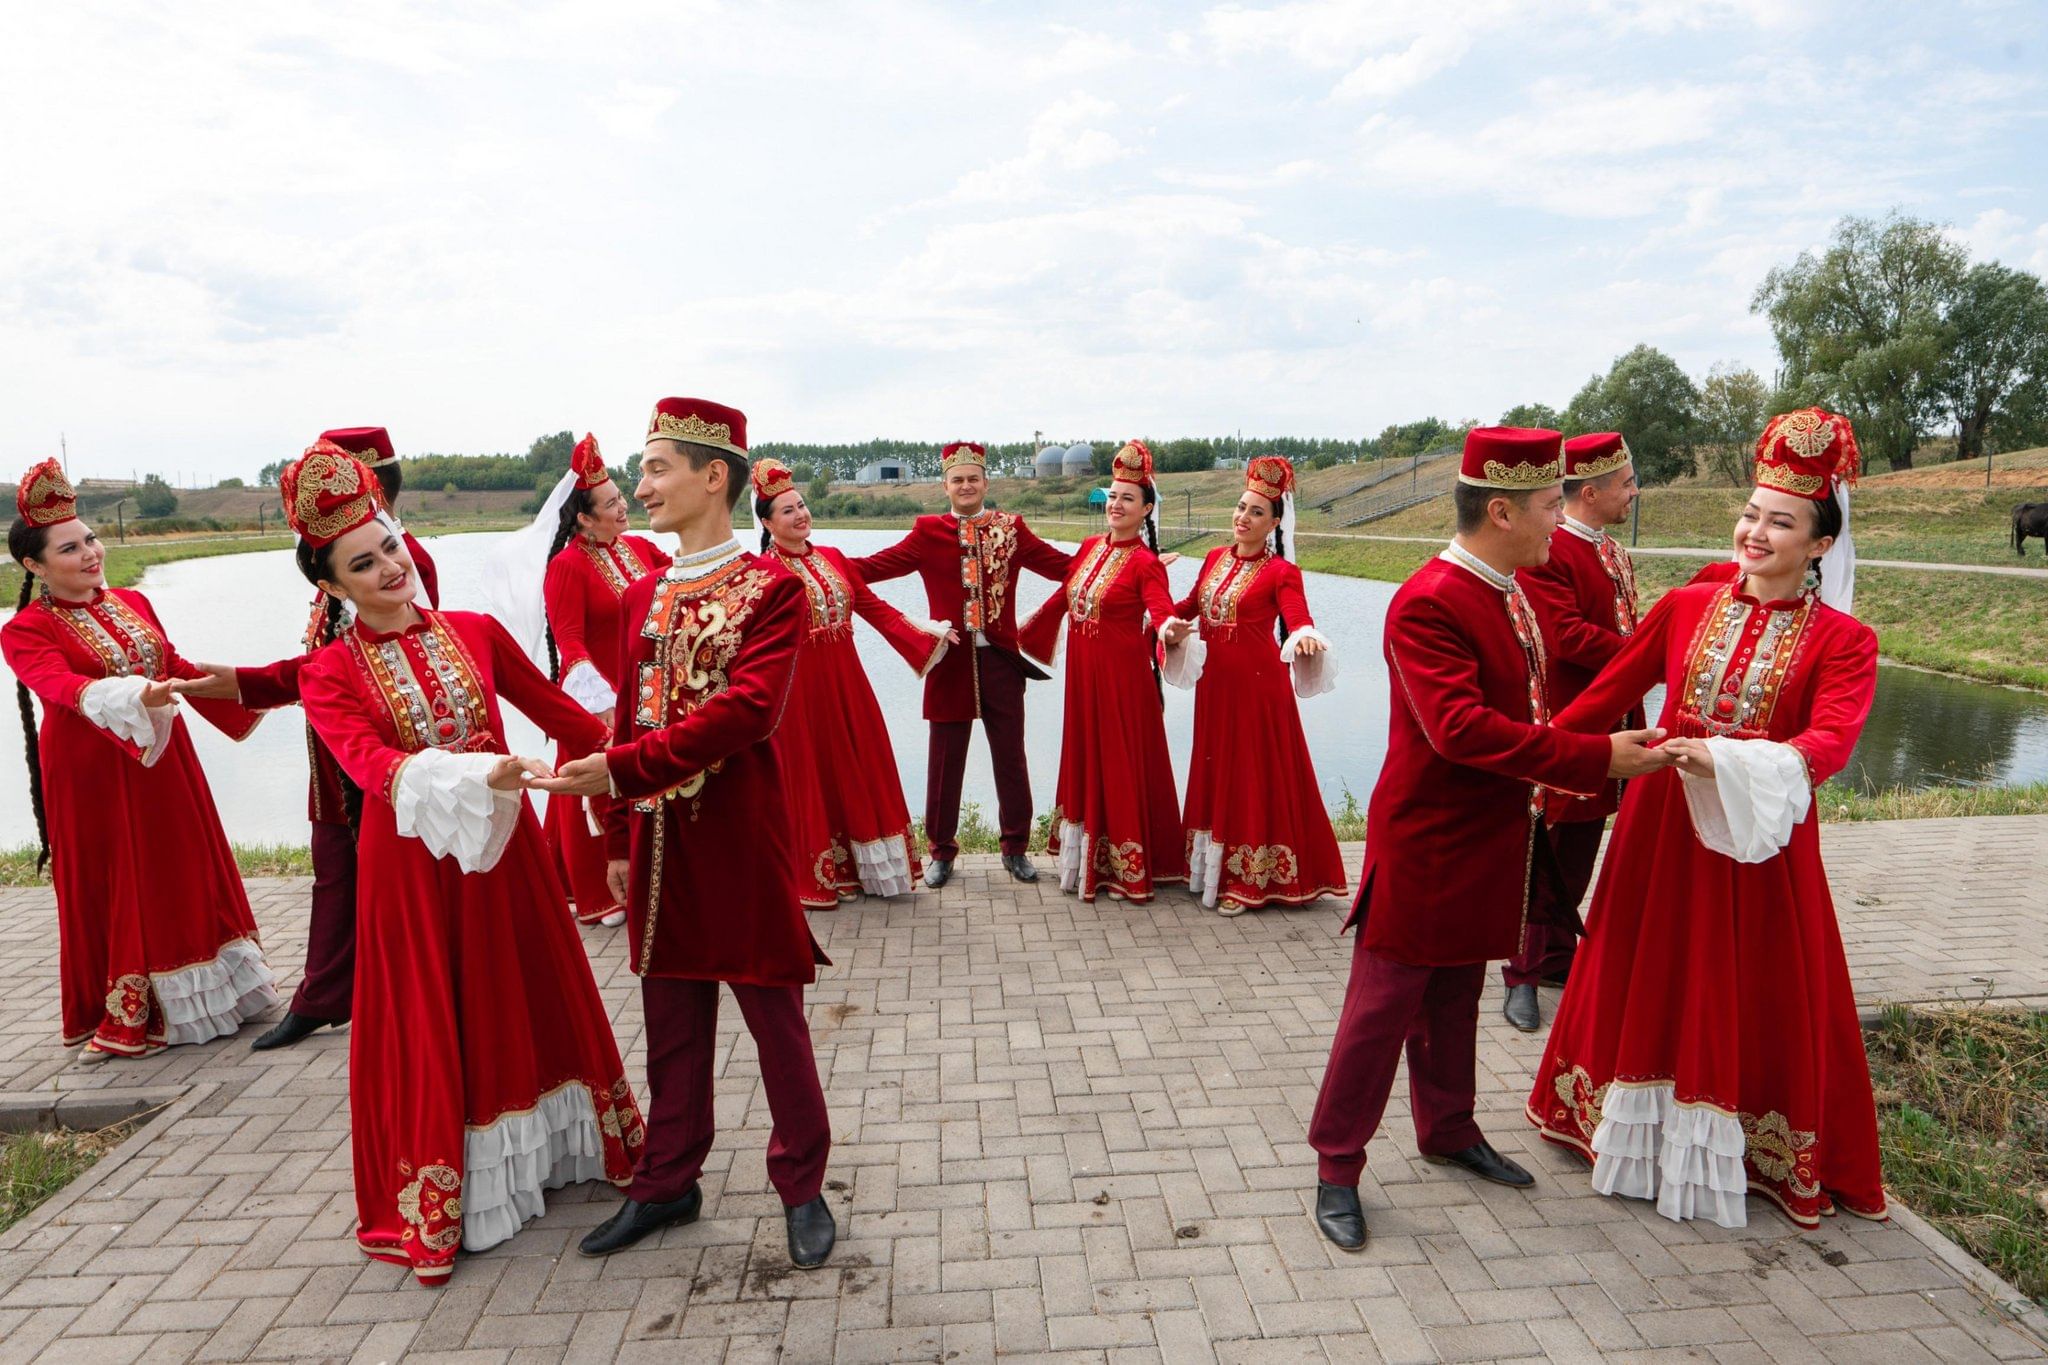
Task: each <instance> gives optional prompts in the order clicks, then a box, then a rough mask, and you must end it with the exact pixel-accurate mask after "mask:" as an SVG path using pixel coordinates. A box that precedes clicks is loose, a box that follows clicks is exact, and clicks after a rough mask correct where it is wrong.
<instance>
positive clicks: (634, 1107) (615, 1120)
mask: <svg viewBox="0 0 2048 1365" xmlns="http://www.w3.org/2000/svg"><path fill="white" fill-rule="evenodd" d="M590 1094H591V1098H592V1099H594V1100H595V1101H596V1102H597V1127H598V1131H599V1132H601V1133H603V1134H604V1135H605V1136H606V1137H610V1138H617V1139H618V1140H619V1141H620V1142H622V1143H624V1144H625V1145H626V1146H628V1147H638V1146H640V1145H642V1144H643V1143H645V1142H646V1141H647V1124H646V1121H645V1120H644V1119H642V1118H641V1116H640V1106H639V1105H638V1104H635V1103H634V1102H633V1087H632V1086H630V1085H628V1084H627V1083H626V1078H625V1077H624V1076H621V1077H619V1079H618V1080H616V1081H614V1082H612V1088H611V1090H610V1091H609V1092H607V1091H605V1090H603V1089H602V1088H593V1089H592V1090H591V1092H590Z"/></svg>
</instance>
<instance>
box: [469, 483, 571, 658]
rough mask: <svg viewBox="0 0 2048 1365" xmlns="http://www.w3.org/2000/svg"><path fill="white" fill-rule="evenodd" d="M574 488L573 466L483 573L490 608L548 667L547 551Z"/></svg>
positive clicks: (508, 537)
mask: <svg viewBox="0 0 2048 1365" xmlns="http://www.w3.org/2000/svg"><path fill="white" fill-rule="evenodd" d="M575 491H576V471H575V470H573V469H572V470H570V471H569V472H568V473H566V474H564V475H562V477H561V478H559V479H557V480H556V481H555V486H554V487H553V488H551V489H549V490H548V495H547V498H546V500H545V501H543V502H542V503H541V505H540V511H539V513H537V514H536V515H535V516H534V519H533V520H532V521H531V522H528V523H527V524H526V525H525V526H522V527H520V528H519V529H518V530H517V531H513V532H510V533H509V534H507V535H506V537H505V538H504V539H503V540H501V541H499V542H498V543H497V545H495V546H493V547H492V549H491V557H490V561H489V562H490V572H489V573H487V574H486V575H485V576H484V601H485V603H486V610H488V611H489V612H490V614H491V615H493V616H495V617H497V618H498V624H499V625H501V626H503V627H504V628H505V629H506V630H507V631H509V632H510V633H511V635H512V638H513V639H515V640H517V641H518V642H519V647H520V648H521V649H523V650H525V651H526V657H528V658H529V659H532V660H533V662H534V664H535V666H536V667H538V668H540V669H542V670H543V671H545V670H546V668H547V666H548V642H547V630H548V607H547V599H546V597H545V596H544V594H543V591H542V589H543V586H544V585H545V584H546V582H547V576H548V550H549V549H550V548H551V547H552V546H553V545H554V543H555V534H556V532H558V531H559V530H560V529H561V526H562V508H563V506H564V505H565V504H566V503H567V502H568V501H569V495H570V494H572V493H574V492H575Z"/></svg>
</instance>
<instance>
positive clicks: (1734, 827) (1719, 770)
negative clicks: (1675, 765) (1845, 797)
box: [1679, 736, 1813, 863]
mask: <svg viewBox="0 0 2048 1365" xmlns="http://www.w3.org/2000/svg"><path fill="white" fill-rule="evenodd" d="M1707 749H1708V751H1709V752H1710V753H1712V754H1713V756H1714V775H1713V776H1712V777H1694V776H1693V775H1692V774H1691V773H1688V772H1683V771H1681V772H1680V773H1679V777H1680V778H1681V779H1682V780H1683V782H1684V784H1685V804H1686V806H1687V808H1688V809H1689V810H1690V811H1691V812H1692V828H1693V833H1694V834H1696V835H1698V836H1699V841H1700V843H1702V844H1704V845H1705V846H1706V847H1707V848H1708V849H1709V850H1710V851H1712V852H1715V853H1720V854H1724V855H1725V856H1727V857H1730V858H1733V859H1734V860H1735V861H1736V862H1738V863H1761V862H1764V861H1766V860H1768V859H1771V858H1775V857H1777V856H1778V853H1779V852H1780V851H1781V850H1783V848H1784V847H1785V845H1786V844H1789V843H1790V842H1792V831H1793V829H1795V828H1796V827H1797V826H1798V824H1799V822H1800V821H1801V820H1803V819H1805V818H1806V812H1807V808H1808V807H1809V806H1811V805H1812V804H1813V789H1812V788H1811V787H1809V786H1808V785H1807V781H1806V764H1805V763H1804V762H1802V761H1801V759H1800V757H1799V751H1798V750H1796V749H1794V748H1793V747H1792V746H1791V745H1789V744H1780V743H1778V742H1777V741H1775V740H1768V739H1727V738H1724V737H1721V736H1715V737H1713V738H1711V739H1709V740H1708V741H1707Z"/></svg>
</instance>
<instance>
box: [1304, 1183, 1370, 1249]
mask: <svg viewBox="0 0 2048 1365" xmlns="http://www.w3.org/2000/svg"><path fill="white" fill-rule="evenodd" d="M1316 1226H1317V1227H1319V1228H1321V1229H1322V1231H1323V1236H1325V1237H1327V1238H1329V1239H1330V1242H1331V1244H1332V1245H1335V1246H1339V1247H1342V1248H1343V1249H1344V1250H1346V1251H1357V1250H1358V1249H1359V1248H1360V1247H1362V1246H1364V1245H1365V1239H1366V1235H1367V1234H1366V1228H1365V1210H1364V1209H1362V1208H1360V1207H1359V1206H1358V1186H1356V1185H1332V1184H1331V1183H1330V1182H1329V1181H1327V1180H1318V1181H1317V1182H1316Z"/></svg>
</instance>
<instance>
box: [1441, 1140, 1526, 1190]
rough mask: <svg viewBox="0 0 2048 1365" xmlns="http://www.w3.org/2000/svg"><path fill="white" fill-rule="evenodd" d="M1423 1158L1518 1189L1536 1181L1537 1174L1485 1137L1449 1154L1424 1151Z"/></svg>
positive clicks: (1523, 1188) (1524, 1188)
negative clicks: (1520, 1164) (1500, 1151)
mask: <svg viewBox="0 0 2048 1365" xmlns="http://www.w3.org/2000/svg"><path fill="white" fill-rule="evenodd" d="M1422 1159H1423V1160H1424V1161H1427V1162H1428V1163H1429V1164H1430V1165H1432V1166H1462V1167H1464V1168H1465V1169H1466V1170H1468V1171H1470V1172H1472V1174H1474V1175H1476V1176H1478V1177H1479V1178H1480V1179H1481V1180H1491V1181H1492V1182H1493V1183H1494V1184H1496V1185H1512V1186H1513V1187H1514V1188H1516V1189H1518V1190H1526V1189H1528V1188H1529V1187H1530V1186H1531V1185H1533V1184H1535V1183H1536V1177H1535V1176H1533V1175H1530V1174H1529V1173H1528V1172H1527V1171H1525V1170H1523V1169H1522V1168H1521V1167H1520V1166H1517V1165H1516V1164H1515V1163H1514V1162H1512V1161H1510V1160H1508V1159H1507V1158H1506V1157H1504V1156H1502V1155H1501V1154H1500V1153H1499V1152H1496V1151H1494V1150H1493V1144H1492V1143H1490V1142H1488V1141H1487V1140H1486V1139H1485V1138H1481V1139H1480V1140H1479V1141H1477V1142H1475V1143H1473V1144H1472V1145H1471V1146H1470V1147H1467V1148H1466V1149H1465V1150H1464V1151H1462V1152H1452V1153H1450V1154H1449V1155H1448V1156H1434V1155H1432V1154H1430V1153H1428V1152H1424V1153H1423V1154H1422Z"/></svg>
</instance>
